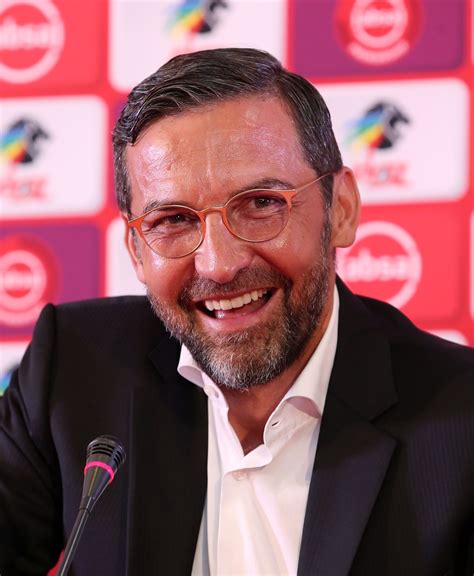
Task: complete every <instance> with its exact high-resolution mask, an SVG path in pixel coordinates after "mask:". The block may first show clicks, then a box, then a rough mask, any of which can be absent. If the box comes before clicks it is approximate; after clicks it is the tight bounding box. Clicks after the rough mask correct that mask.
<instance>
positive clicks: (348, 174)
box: [331, 166, 360, 248]
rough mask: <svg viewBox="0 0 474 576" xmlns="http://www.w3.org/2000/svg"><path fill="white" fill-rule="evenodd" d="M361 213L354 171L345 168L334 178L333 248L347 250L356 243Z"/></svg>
mask: <svg viewBox="0 0 474 576" xmlns="http://www.w3.org/2000/svg"><path fill="white" fill-rule="evenodd" d="M359 212H360V195H359V188H358V187H357V182H356V179H355V176H354V173H353V172H352V170H351V169H350V168H347V167H346V166H344V167H343V168H342V169H341V170H340V171H339V172H338V173H337V174H336V175H335V177H334V186H333V203H332V209H331V215H332V235H331V241H332V242H331V243H332V246H333V248H345V247H347V246H350V245H351V244H352V243H353V242H354V240H355V234H356V230H357V226H358V224H359Z"/></svg>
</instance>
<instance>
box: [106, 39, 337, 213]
mask: <svg viewBox="0 0 474 576" xmlns="http://www.w3.org/2000/svg"><path fill="white" fill-rule="evenodd" d="M243 96H273V97H277V98H280V100H281V101H282V102H283V103H284V104H285V105H286V107H287V108H288V110H289V112H290V114H291V116H292V118H293V120H294V122H295V124H296V130H297V133H298V137H299V141H300V145H301V147H302V150H303V154H304V155H305V158H306V160H307V162H308V164H309V165H310V166H311V167H312V168H313V169H314V170H315V171H316V173H317V174H319V175H321V174H326V173H333V172H337V171H338V170H340V168H341V167H342V160H341V153H340V151H339V148H338V145H337V143H336V139H335V137H334V133H333V130H332V125H331V116H330V114H329V110H328V109H327V106H326V104H325V102H324V100H323V98H322V97H321V95H320V93H319V92H318V91H317V90H316V88H315V87H314V86H313V85H312V84H311V83H310V82H308V81H307V80H306V79H305V78H303V77H302V76H298V75H297V74H294V73H292V72H289V71H288V70H285V69H284V68H283V67H282V65H281V64H280V62H279V61H278V60H277V59H276V58H274V57H273V56H271V55H270V54H268V53H267V52H263V51H261V50H255V49H251V48H221V49H217V50H203V51H201V52H194V53H191V54H184V55H180V56H176V57H175V58H172V59H171V60H170V61H169V62H167V63H166V64H164V65H163V66H162V67H161V68H159V69H158V70H157V71H156V72H154V73H153V74H151V75H150V76H148V78H145V80H143V81H142V82H140V84H138V85H137V86H136V87H135V88H134V89H133V90H132V91H131V92H130V95H129V97H128V100H127V104H126V105H125V107H124V109H123V110H122V113H121V114H120V117H119V119H118V121H117V123H116V125H115V128H114V130H113V149H114V174H115V191H116V196H117V202H118V205H119V208H120V210H121V211H123V212H124V213H127V214H128V215H130V214H131V209H130V205H131V197H130V186H129V181H128V176H127V166H126V160H125V149H126V146H127V144H131V145H133V144H134V143H135V142H136V141H137V139H138V136H139V135H140V133H141V132H142V131H143V130H144V129H145V128H147V127H148V126H149V125H150V124H152V123H153V122H155V121H157V120H159V119H161V118H165V117H168V116H173V115H178V114H180V113H181V112H186V111H187V110H190V109H192V108H197V107H199V106H203V105H206V104H213V103H218V102H222V101H228V100H231V99H234V98H239V97H243ZM332 185H333V178H332V176H329V177H328V178H324V179H323V181H322V190H323V199H324V204H325V207H326V209H327V210H328V209H329V208H330V206H331V203H332Z"/></svg>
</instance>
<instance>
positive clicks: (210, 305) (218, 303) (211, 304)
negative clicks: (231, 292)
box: [204, 290, 267, 312]
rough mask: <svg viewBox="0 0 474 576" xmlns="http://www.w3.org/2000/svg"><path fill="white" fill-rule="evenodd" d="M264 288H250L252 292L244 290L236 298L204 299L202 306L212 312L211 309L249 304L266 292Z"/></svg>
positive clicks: (239, 306)
mask: <svg viewBox="0 0 474 576" xmlns="http://www.w3.org/2000/svg"><path fill="white" fill-rule="evenodd" d="M266 293H267V291H266V290H252V292H246V293H245V294H242V296H237V297H236V298H231V299H230V300H204V306H205V307H206V308H207V310H209V312H212V311H213V310H231V309H232V308H242V306H244V305H245V304H250V302H252V301H254V302H256V301H257V300H258V299H259V298H262V297H263V296H264V294H266Z"/></svg>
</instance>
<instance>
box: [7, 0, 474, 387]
mask: <svg viewBox="0 0 474 576" xmlns="http://www.w3.org/2000/svg"><path fill="white" fill-rule="evenodd" d="M473 14H474V7H473V2H472V1H471V0H147V1H141V0H108V1H107V0H2V2H1V3H0V93H1V95H2V101H1V107H0V218H1V222H0V224H1V229H0V345H1V348H2V352H1V355H0V374H1V381H0V393H1V391H2V390H3V389H4V388H5V387H6V385H7V383H8V379H9V373H10V371H11V369H12V368H13V367H14V366H15V365H16V364H17V363H18V361H19V359H20V357H21V355H22V353H23V351H24V349H25V348H26V346H27V344H28V341H29V339H30V337H31V333H32V329H33V326H34V322H35V320H36V318H37V316H38V314H39V312H40V310H41V308H42V307H43V306H44V304H45V303H46V302H56V303H60V302H65V301H70V300H78V299H84V298H92V297H97V296H108V295H118V294H128V293H138V294H142V293H143V289H142V287H141V285H139V284H138V282H137V281H136V280H135V277H134V274H133V271H132V268H131V265H130V263H129V262H128V258H127V255H126V253H125V248H124V246H123V237H124V231H123V223H122V222H121V220H120V219H119V218H118V213H117V209H116V207H115V202H114V197H113V179H112V169H111V166H112V162H111V146H110V134H111V130H112V127H113V124H114V121H115V119H116V118H117V115H118V114H119V111H120V109H121V107H122V106H123V104H124V101H125V98H126V95H127V93H128V91H129V90H130V89H131V88H132V87H133V86H134V85H135V84H136V83H138V82H139V81H140V80H142V79H143V78H144V77H145V76H147V75H148V74H150V73H151V72H153V71H154V70H156V69H157V68H158V67H159V66H160V65H161V64H163V63H164V62H166V61H167V60H168V59H169V58H170V57H172V56H174V55H176V54H179V53H183V52H190V51H194V50H199V49H207V48H214V47H223V46H250V47H255V48H262V49H265V50H267V51H269V52H271V53H272V54H274V55H275V56H276V57H278V58H279V59H280V60H281V61H282V62H283V63H284V64H285V65H286V66H287V67H288V68H290V69H291V70H294V71H295V72H297V73H299V74H302V75H304V76H306V77H307V78H308V79H309V80H310V81H312V82H314V84H315V85H316V86H317V87H318V88H319V89H320V91H321V93H322V94H323V96H324V97H325V99H326V101H327V103H328V105H329V108H330V110H331V112H332V116H333V121H334V128H335V132H336V136H337V138H338V141H339V143H340V146H341V150H342V153H343V158H344V162H345V164H347V165H348V166H351V167H352V168H353V169H354V171H355V173H356V175H357V178H358V182H359V186H360V190H361V195H362V199H363V204H364V209H363V212H362V219H361V225H360V228H359V233H358V236H357V241H356V243H355V244H354V246H353V247H351V248H350V249H347V250H344V251H340V253H339V255H338V269H339V273H340V275H341V276H342V277H343V279H344V280H345V281H346V282H347V283H348V284H349V285H350V286H351V287H352V289H353V290H354V291H356V292H358V293H361V294H366V295H370V296H375V297H378V298H381V299H383V300H386V301H388V302H391V303H392V304H393V305H395V306H397V307H398V308H400V309H401V310H402V311H403V312H405V313H406V314H407V315H408V316H409V317H410V318H411V319H412V320H413V321H414V322H415V323H417V324H418V325H419V326H421V327H423V328H425V329H427V330H430V331H432V332H434V333H437V334H439V335H441V336H442V337H445V338H447V339H450V340H454V341H457V342H462V343H468V344H471V345H474V333H473V328H472V327H473V320H474V295H473V294H474V248H473V246H474V207H473V205H474V177H473V170H472V167H473V163H474V159H473V142H474V136H473V121H472V118H473V92H474V57H473V53H474V49H473V44H474V43H473V28H474V26H473Z"/></svg>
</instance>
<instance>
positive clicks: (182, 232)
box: [142, 206, 201, 258]
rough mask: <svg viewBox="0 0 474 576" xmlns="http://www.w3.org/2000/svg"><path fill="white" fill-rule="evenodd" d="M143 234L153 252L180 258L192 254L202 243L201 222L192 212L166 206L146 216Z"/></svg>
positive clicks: (179, 207) (178, 207) (167, 256)
mask: <svg viewBox="0 0 474 576" xmlns="http://www.w3.org/2000/svg"><path fill="white" fill-rule="evenodd" d="M142 232H143V237H144V238H145V241H146V243H147V244H148V246H149V247H150V248H151V249H152V250H153V252H156V253H157V254H159V255H160V256H165V257H166V258H179V257H180V256H184V255H185V254H188V253H189V252H192V251H193V250H194V249H195V248H196V247H197V245H198V244H199V242H200V241H201V221H200V220H199V218H198V217H197V216H196V214H195V213H194V212H192V210H188V209H187V208H183V207H181V206H165V207H163V208H158V209H156V210H152V211H151V212H149V213H148V214H147V215H146V216H145V218H144V219H143V222H142Z"/></svg>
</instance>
